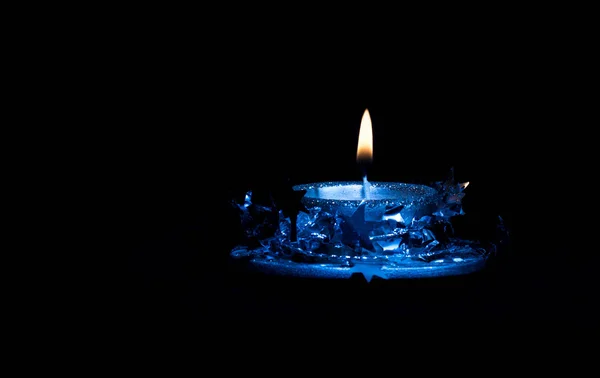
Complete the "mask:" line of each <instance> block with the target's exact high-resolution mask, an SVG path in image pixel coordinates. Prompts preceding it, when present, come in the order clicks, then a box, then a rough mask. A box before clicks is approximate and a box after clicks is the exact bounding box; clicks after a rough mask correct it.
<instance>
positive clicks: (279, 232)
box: [231, 109, 496, 281]
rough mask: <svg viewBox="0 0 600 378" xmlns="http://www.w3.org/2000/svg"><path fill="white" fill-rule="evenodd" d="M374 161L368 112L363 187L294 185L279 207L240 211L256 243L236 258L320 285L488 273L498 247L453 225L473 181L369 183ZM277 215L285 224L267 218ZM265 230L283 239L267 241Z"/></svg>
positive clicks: (362, 135)
mask: <svg viewBox="0 0 600 378" xmlns="http://www.w3.org/2000/svg"><path fill="white" fill-rule="evenodd" d="M372 161H373V125H372V122H371V117H370V114H369V111H368V109H366V110H365V111H364V113H363V117H362V120H361V124H360V131H359V136H358V145H357V150H356V162H357V164H358V166H359V167H360V168H361V171H362V180H361V181H359V180H356V181H325V182H313V183H308V184H299V185H293V186H292V185H290V187H289V188H287V190H285V191H282V192H280V193H279V196H275V197H274V207H273V208H270V207H256V208H254V209H251V208H250V206H240V211H241V212H242V214H243V215H246V216H244V217H243V218H242V219H244V220H246V221H248V223H247V226H246V227H247V229H246V230H247V232H246V234H247V235H249V236H250V240H249V242H248V243H247V244H246V245H240V246H238V247H236V248H234V249H233V250H232V252H231V255H232V256H233V257H234V258H239V259H248V261H249V263H250V264H251V265H252V266H253V267H255V268H258V269H260V270H261V271H263V272H267V273H275V274H284V275H291V276H300V277H320V278H348V277H350V276H351V275H353V274H356V273H362V274H363V275H364V276H365V278H366V279H367V281H370V280H371V278H372V277H373V276H379V277H381V278H417V277H433V276H446V275H459V274H466V273H470V272H474V271H477V270H479V269H481V268H483V267H484V266H485V263H486V261H487V257H488V256H489V255H490V254H491V253H492V252H493V251H495V249H496V246H495V245H493V244H491V245H489V247H488V248H485V247H483V246H482V245H481V244H479V243H478V242H477V241H471V240H461V239H460V238H457V237H455V235H453V234H452V233H453V227H452V224H451V222H450V219H451V217H453V216H457V215H462V214H463V212H462V207H461V201H462V198H463V196H464V193H463V190H464V189H465V188H466V186H467V185H468V182H467V183H463V184H457V183H455V182H454V175H453V172H452V175H451V177H449V178H448V179H447V180H446V181H443V182H442V181H441V182H437V183H435V185H433V186H427V185H421V184H411V183H402V182H381V181H369V180H368V179H367V173H368V172H367V171H368V167H369V166H370V164H371V163H372ZM247 202H248V203H249V202H251V197H250V196H248V200H247ZM251 210H253V211H254V213H250V211H251ZM273 214H279V218H278V219H271V218H273V217H272V216H271V217H268V216H266V215H273ZM261 215H262V216H261ZM269 222H271V223H269ZM274 222H278V223H274ZM266 226H269V227H266ZM265 229H267V230H269V229H276V232H275V233H274V234H272V235H267V234H265V233H264V232H261V230H262V231H264V230H265ZM263 235H264V236H263ZM252 238H259V239H260V240H252Z"/></svg>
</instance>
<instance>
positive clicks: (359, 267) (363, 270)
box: [350, 263, 388, 282]
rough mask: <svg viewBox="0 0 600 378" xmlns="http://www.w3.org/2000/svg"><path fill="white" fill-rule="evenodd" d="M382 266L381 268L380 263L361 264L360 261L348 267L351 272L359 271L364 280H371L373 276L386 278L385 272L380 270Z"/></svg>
mask: <svg viewBox="0 0 600 378" xmlns="http://www.w3.org/2000/svg"><path fill="white" fill-rule="evenodd" d="M382 268H383V265H381V264H361V263H357V264H355V265H354V266H353V267H352V268H350V271H351V272H352V273H360V274H362V275H363V277H365V280H366V281H367V282H371V280H372V279H373V277H375V276H377V277H379V278H383V279H387V278H388V275H387V273H386V272H385V271H384V270H382Z"/></svg>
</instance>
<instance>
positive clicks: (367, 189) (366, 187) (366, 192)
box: [362, 175, 371, 199]
mask: <svg viewBox="0 0 600 378" xmlns="http://www.w3.org/2000/svg"><path fill="white" fill-rule="evenodd" d="M370 193H371V184H369V181H367V175H364V176H363V186H362V197H363V198H364V199H369V198H370Z"/></svg>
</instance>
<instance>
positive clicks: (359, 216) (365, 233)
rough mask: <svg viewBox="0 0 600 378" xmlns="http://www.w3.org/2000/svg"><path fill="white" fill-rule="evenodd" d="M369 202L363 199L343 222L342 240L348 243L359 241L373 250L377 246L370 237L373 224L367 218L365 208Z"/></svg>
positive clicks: (361, 244) (366, 247) (364, 246)
mask: <svg viewBox="0 0 600 378" xmlns="http://www.w3.org/2000/svg"><path fill="white" fill-rule="evenodd" d="M366 206H367V202H366V201H362V202H361V204H360V205H359V206H358V208H357V209H356V211H355V212H354V213H353V214H352V216H351V217H349V218H346V220H345V222H343V223H342V225H341V226H342V233H343V237H342V240H343V241H344V242H345V243H346V244H354V242H355V241H356V240H358V241H359V243H360V246H361V247H363V248H365V249H368V250H370V251H372V250H373V249H374V248H375V247H374V246H373V243H372V242H371V238H369V232H371V230H372V228H373V227H372V224H371V223H369V222H367V221H366V220H365V210H366Z"/></svg>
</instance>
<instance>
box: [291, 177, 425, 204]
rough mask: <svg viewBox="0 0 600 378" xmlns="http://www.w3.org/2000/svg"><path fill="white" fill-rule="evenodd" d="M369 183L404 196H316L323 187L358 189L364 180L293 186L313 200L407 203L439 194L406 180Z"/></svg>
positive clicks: (422, 185) (308, 199)
mask: <svg viewBox="0 0 600 378" xmlns="http://www.w3.org/2000/svg"><path fill="white" fill-rule="evenodd" d="M369 184H370V186H371V188H372V189H379V188H384V189H389V190H391V191H395V192H396V193H401V194H402V196H389V197H386V198H370V199H365V198H350V199H348V198H337V197H336V198H327V197H319V196H316V191H317V190H318V189H321V188H334V187H344V186H357V188H356V189H359V188H362V185H363V182H362V181H322V182H312V183H306V184H298V185H295V186H294V187H293V188H294V190H306V194H305V195H304V197H303V199H305V200H307V201H311V202H326V203H328V202H329V203H332V202H340V201H344V202H347V203H360V202H362V201H365V200H366V201H368V202H369V203H381V202H390V201H392V202H398V203H406V202H415V201H417V202H429V201H431V200H433V198H434V197H435V196H436V194H437V190H436V189H434V188H432V187H430V186H427V185H424V184H413V183H405V182H393V181H369Z"/></svg>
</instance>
